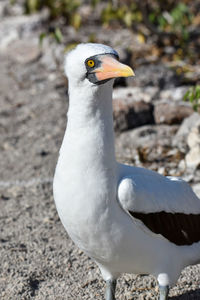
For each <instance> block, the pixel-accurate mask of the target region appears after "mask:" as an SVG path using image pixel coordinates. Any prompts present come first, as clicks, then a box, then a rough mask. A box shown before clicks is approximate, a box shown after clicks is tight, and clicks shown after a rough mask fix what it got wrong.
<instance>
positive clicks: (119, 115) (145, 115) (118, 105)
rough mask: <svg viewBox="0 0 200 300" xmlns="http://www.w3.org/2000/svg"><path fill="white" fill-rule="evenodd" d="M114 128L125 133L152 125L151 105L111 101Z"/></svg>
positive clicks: (140, 102)
mask: <svg viewBox="0 0 200 300" xmlns="http://www.w3.org/2000/svg"><path fill="white" fill-rule="evenodd" d="M113 115H114V127H115V130H116V131H120V132H122V131H125V130H127V129H132V128H136V127H139V126H142V125H146V124H153V123H154V118H153V105H152V104H150V103H145V102H144V101H137V102H136V101H135V102H134V101H133V102H131V103H127V102H126V101H123V100H115V101H113Z"/></svg>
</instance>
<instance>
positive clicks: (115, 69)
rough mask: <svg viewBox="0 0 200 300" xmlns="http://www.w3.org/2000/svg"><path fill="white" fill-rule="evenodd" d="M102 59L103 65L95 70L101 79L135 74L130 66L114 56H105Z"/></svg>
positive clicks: (97, 76)
mask: <svg viewBox="0 0 200 300" xmlns="http://www.w3.org/2000/svg"><path fill="white" fill-rule="evenodd" d="M100 60H101V62H102V63H101V66H100V67H99V68H96V69H95V70H94V71H93V72H95V75H96V78H97V79H98V80H99V81H101V80H106V79H111V78H117V77H130V76H135V74H134V72H133V70H132V69H131V68H130V67H129V66H127V65H124V64H121V63H120V62H119V61H118V60H116V59H115V58H113V57H112V56H104V57H102V58H101V59H100Z"/></svg>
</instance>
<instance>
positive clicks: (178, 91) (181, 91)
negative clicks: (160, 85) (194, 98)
mask: <svg viewBox="0 0 200 300" xmlns="http://www.w3.org/2000/svg"><path fill="white" fill-rule="evenodd" d="M187 90H188V87H185V86H182V87H176V88H171V89H167V90H163V91H161V92H160V98H161V99H165V100H166V99H167V100H173V101H182V100H183V97H184V95H185V93H186V92H187Z"/></svg>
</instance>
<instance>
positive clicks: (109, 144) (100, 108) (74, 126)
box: [61, 82, 115, 166]
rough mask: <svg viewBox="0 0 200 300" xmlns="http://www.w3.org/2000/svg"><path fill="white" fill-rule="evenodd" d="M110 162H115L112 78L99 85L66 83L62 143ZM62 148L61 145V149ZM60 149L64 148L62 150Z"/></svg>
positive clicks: (78, 152)
mask: <svg viewBox="0 0 200 300" xmlns="http://www.w3.org/2000/svg"><path fill="white" fill-rule="evenodd" d="M64 146H65V147H66V148H67V147H68V149H69V148H70V149H71V151H73V153H76V154H77V155H80V152H81V153H82V155H81V157H82V156H83V155H85V156H84V159H87V158H88V159H89V160H90V161H94V160H98V162H99V163H101V164H104V165H105V164H107V165H108V166H110V164H112V162H113V163H114V162H115V149H114V132H113V115H112V82H108V83H106V84H103V85H101V86H94V87H91V86H90V87H89V88H88V87H85V86H82V87H79V88H75V87H73V86H69V110H68V124H67V130H66V134H65V138H64V141H63V146H62V148H63V147H64ZM61 150H62V149H61ZM62 151H64V150H62Z"/></svg>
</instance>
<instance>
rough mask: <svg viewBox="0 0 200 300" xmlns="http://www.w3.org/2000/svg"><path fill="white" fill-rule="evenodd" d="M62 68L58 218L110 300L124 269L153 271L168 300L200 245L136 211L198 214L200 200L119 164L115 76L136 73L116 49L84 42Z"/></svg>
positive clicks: (179, 184) (199, 256) (166, 180)
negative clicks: (165, 232)
mask: <svg viewBox="0 0 200 300" xmlns="http://www.w3.org/2000/svg"><path fill="white" fill-rule="evenodd" d="M88 59H89V60H90V62H89V63H88ZM91 60H92V63H91ZM93 63H94V66H93V67H91V66H89V64H91V65H93ZM65 69H66V74H67V76H68V79H69V99H70V104H69V111H68V124H67V130H66V132H65V136H64V139H63V143H62V147H61V150H60V156H59V160H58V164H57V168H56V172H55V178H54V197H55V203H56V207H57V210H58V213H59V216H60V218H61V221H62V223H63V225H64V227H65V228H66V230H67V231H68V233H69V235H70V236H71V238H72V240H73V241H74V242H75V243H76V244H77V245H78V246H79V247H80V248H81V249H82V250H83V251H85V253H87V254H88V255H89V256H90V257H92V258H93V259H94V260H95V261H96V263H97V264H98V266H99V267H100V270H101V272H102V276H103V278H104V279H105V280H106V282H107V290H106V300H113V299H115V298H114V290H115V279H116V278H117V277H118V276H119V275H120V274H121V273H125V272H126V273H137V274H153V275H154V276H156V278H157V279H158V282H159V285H160V299H167V294H168V285H173V284H174V283H175V282H176V280H177V279H178V277H179V275H180V272H181V270H182V269H183V268H184V267H185V266H187V265H188V264H194V263H197V262H199V261H200V242H197V243H191V244H190V245H176V244H175V243H173V242H171V241H170V240H168V239H167V238H166V237H164V236H162V235H161V234H157V233H155V232H153V231H152V230H150V229H149V228H148V227H147V226H145V224H144V223H143V222H142V221H141V220H139V219H137V218H135V217H133V213H134V212H137V213H144V214H148V213H155V212H162V211H164V212H169V213H185V214H195V215H199V214H200V200H199V199H198V198H197V196H196V195H195V194H194V193H193V192H192V190H191V188H190V187H189V186H188V185H187V183H185V182H184V181H182V180H181V179H178V178H175V177H164V176H162V175H159V174H157V173H155V172H152V171H149V170H147V169H143V168H136V167H130V166H126V165H122V164H118V163H117V162H116V160H115V149H114V134H113V120H112V85H113V78H115V77H119V76H131V75H133V74H134V73H133V71H132V70H131V69H130V68H128V67H127V66H124V65H122V64H120V63H119V62H118V61H117V53H116V52H115V51H114V50H113V49H112V48H110V47H108V46H104V45H100V44H81V45H79V46H78V47H77V48H76V49H75V50H73V51H71V52H70V53H69V54H68V55H67V58H66V64H65ZM119 70H120V71H119ZM131 72H132V73H131ZM131 213H132V215H131ZM183 218H184V216H183ZM160 226H161V227H162V225H160ZM176 229H177V228H174V231H176ZM199 240H200V236H199Z"/></svg>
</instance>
